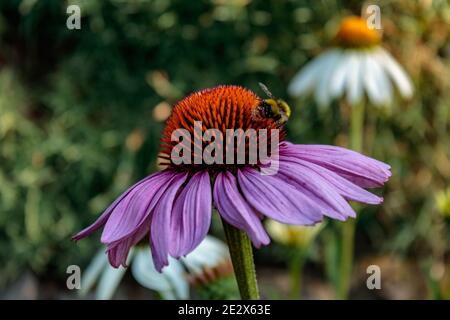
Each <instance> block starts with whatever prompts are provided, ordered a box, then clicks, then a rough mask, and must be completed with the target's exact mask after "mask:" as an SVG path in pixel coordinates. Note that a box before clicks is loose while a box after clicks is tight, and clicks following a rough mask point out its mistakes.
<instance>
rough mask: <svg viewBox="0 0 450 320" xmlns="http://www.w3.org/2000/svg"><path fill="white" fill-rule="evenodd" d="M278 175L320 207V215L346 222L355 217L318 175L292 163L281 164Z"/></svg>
mask: <svg viewBox="0 0 450 320" xmlns="http://www.w3.org/2000/svg"><path fill="white" fill-rule="evenodd" d="M279 174H280V175H281V176H282V177H280V178H283V177H285V178H286V179H287V182H288V183H290V184H292V185H294V186H295V187H296V189H297V190H298V191H300V192H301V193H303V194H304V195H306V196H307V197H309V198H310V199H311V200H313V202H315V203H317V204H319V205H320V207H321V208H322V210H323V211H322V212H321V214H322V215H325V216H328V217H331V218H334V219H338V220H342V221H344V220H346V219H347V217H355V216H356V213H355V211H354V210H353V209H352V207H351V206H350V205H349V204H348V202H347V201H346V200H345V199H344V198H343V197H342V196H341V195H340V194H339V193H338V192H337V191H336V190H335V189H334V188H333V187H332V186H331V185H330V184H328V182H327V181H326V180H325V179H323V178H322V177H321V176H320V175H318V174H316V173H315V172H313V171H310V170H308V169H307V168H304V167H301V166H299V165H295V164H293V163H292V162H282V165H281V166H280V171H279Z"/></svg>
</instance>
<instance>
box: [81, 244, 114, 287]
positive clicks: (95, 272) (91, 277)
mask: <svg viewBox="0 0 450 320" xmlns="http://www.w3.org/2000/svg"><path fill="white" fill-rule="evenodd" d="M107 266H108V257H107V256H106V254H105V250H104V249H100V251H99V252H98V253H97V254H96V255H95V257H94V259H92V261H91V263H90V264H89V266H88V267H87V268H86V270H85V271H84V272H83V277H82V278H81V289H80V290H79V294H80V295H81V296H85V295H86V294H87V293H88V292H89V290H90V289H91V288H92V287H93V286H94V283H95V281H96V280H97V278H98V277H99V276H100V273H101V272H102V271H103V270H104V269H105V268H106V267H107Z"/></svg>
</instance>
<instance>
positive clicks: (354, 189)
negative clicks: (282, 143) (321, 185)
mask: <svg viewBox="0 0 450 320" xmlns="http://www.w3.org/2000/svg"><path fill="white" fill-rule="evenodd" d="M280 161H281V162H284V163H295V164H297V165H299V168H298V170H303V171H312V172H314V173H316V174H317V175H319V176H321V177H322V178H323V179H325V180H326V181H327V182H328V183H329V184H330V185H331V186H333V187H334V188H335V189H336V191H337V192H338V193H339V194H340V195H341V196H343V197H344V198H345V199H347V200H353V201H357V202H362V203H367V204H380V203H382V202H383V198H382V197H378V196H376V195H374V194H372V193H370V192H369V191H367V190H365V189H363V188H361V187H359V186H357V185H356V184H354V183H352V182H350V181H349V180H347V179H345V178H343V177H341V176H340V175H338V174H337V173H335V172H333V171H331V170H329V169H327V168H325V167H322V166H320V165H318V164H315V163H313V162H309V161H306V160H302V159H299V158H297V157H290V156H280Z"/></svg>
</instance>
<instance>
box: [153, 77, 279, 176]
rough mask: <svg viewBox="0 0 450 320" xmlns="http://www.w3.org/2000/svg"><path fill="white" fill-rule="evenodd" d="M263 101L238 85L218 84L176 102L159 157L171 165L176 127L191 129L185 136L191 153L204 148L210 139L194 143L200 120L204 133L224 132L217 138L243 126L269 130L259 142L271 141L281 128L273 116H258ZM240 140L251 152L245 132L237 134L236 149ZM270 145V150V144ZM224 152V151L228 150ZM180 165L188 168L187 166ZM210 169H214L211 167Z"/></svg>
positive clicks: (234, 145) (163, 135)
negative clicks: (215, 130) (197, 143)
mask: <svg viewBox="0 0 450 320" xmlns="http://www.w3.org/2000/svg"><path fill="white" fill-rule="evenodd" d="M261 101H262V100H261V99H260V98H259V97H258V96H257V95H256V94H255V93H253V92H252V91H250V90H248V89H245V88H243V87H239V86H218V87H215V88H211V89H206V90H202V91H199V92H195V93H193V94H191V95H189V96H187V97H186V98H184V99H183V100H181V101H179V102H178V103H177V104H176V105H175V107H174V108H173V111H172V114H171V115H170V117H169V118H168V119H167V122H166V127H165V129H164V131H163V134H162V139H161V140H162V145H161V155H160V158H162V159H165V161H166V163H165V164H169V165H170V164H171V161H170V156H171V153H172V149H173V148H174V147H175V146H177V145H178V143H179V141H177V140H175V141H172V134H173V133H174V132H175V130H177V129H185V130H187V131H188V132H189V135H182V136H183V139H182V144H183V145H190V146H191V150H192V153H193V152H194V150H195V148H198V147H201V148H202V150H203V148H204V147H205V146H206V145H208V144H209V143H210V141H204V140H201V142H202V145H201V146H197V145H195V135H196V132H195V130H194V128H195V127H194V122H196V121H201V125H202V127H201V132H202V135H203V134H204V133H205V131H206V130H208V129H217V130H218V132H220V133H221V134H222V138H220V137H217V139H223V140H225V139H226V131H227V130H228V129H234V130H237V129H242V130H243V131H244V132H245V131H246V130H247V129H254V130H255V131H256V132H258V130H259V129H267V134H268V137H267V139H265V141H262V140H261V139H259V138H258V145H259V144H260V143H263V142H264V143H266V141H267V142H270V134H271V133H272V131H271V130H272V129H278V128H279V125H277V124H276V122H275V121H274V120H273V119H255V117H254V115H253V110H254V108H255V107H257V106H258V104H260V103H261ZM279 134H280V139H281V138H282V136H283V135H284V134H283V132H282V131H280V133H279ZM197 135H198V134H197ZM223 140H222V141H223ZM212 141H214V138H212ZM241 143H245V144H246V150H247V151H248V137H247V138H246V137H245V135H242V136H239V137H236V140H235V141H234V143H233V147H234V149H235V151H236V150H237V148H238V147H239V146H240V144H241ZM230 144H231V141H229V140H226V141H225V142H224V143H222V145H223V146H224V149H226V148H227V147H228V146H230ZM267 148H268V149H270V147H269V146H268V147H267ZM222 151H223V152H224V153H225V150H222ZM224 157H225V154H224ZM193 159H194V154H192V163H193V162H194V161H193ZM167 161H168V162H167ZM163 164H164V163H163ZM178 167H179V168H183V167H184V168H186V166H178ZM192 167H196V168H198V167H199V166H198V165H197V166H194V165H192V166H189V169H192ZM218 167H220V166H218V165H215V169H217V168H218ZM224 168H227V169H229V166H228V167H227V166H224ZM208 169H212V168H211V167H208Z"/></svg>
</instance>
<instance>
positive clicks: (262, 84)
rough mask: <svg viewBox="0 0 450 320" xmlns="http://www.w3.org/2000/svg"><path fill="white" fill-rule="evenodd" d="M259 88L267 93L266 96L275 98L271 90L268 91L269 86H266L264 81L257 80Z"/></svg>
mask: <svg viewBox="0 0 450 320" xmlns="http://www.w3.org/2000/svg"><path fill="white" fill-rule="evenodd" d="M258 84H259V86H260V88H261V89H262V91H264V93H265V94H267V96H268V97H269V98H271V99H274V100H276V99H275V97H274V96H273V94H272V92H270V90H269V88H267V86H266V85H265V84H264V83H261V82H258Z"/></svg>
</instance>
